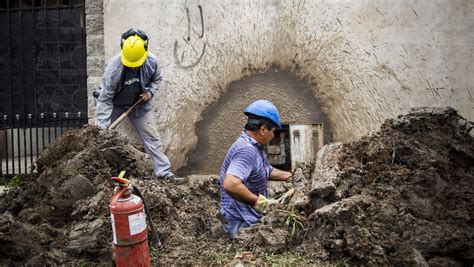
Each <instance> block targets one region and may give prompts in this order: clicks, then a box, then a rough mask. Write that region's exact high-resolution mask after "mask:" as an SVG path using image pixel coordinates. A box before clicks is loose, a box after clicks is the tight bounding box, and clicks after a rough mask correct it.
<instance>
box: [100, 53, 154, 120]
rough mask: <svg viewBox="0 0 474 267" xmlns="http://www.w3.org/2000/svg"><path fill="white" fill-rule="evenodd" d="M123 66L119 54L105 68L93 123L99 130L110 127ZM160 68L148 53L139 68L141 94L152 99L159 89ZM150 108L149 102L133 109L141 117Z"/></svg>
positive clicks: (152, 55)
mask: <svg viewBox="0 0 474 267" xmlns="http://www.w3.org/2000/svg"><path fill="white" fill-rule="evenodd" d="M123 68H124V66H123V65H122V60H121V58H120V53H119V54H118V55H116V56H114V57H112V58H111V59H110V60H109V62H107V66H106V68H105V72H104V76H103V77H102V82H101V84H100V88H99V89H100V95H99V98H98V99H97V106H96V109H95V116H94V122H95V124H96V125H97V126H99V127H100V128H107V127H108V126H109V125H110V123H111V122H110V115H111V114H112V110H113V108H114V107H113V104H112V99H113V98H114V96H115V94H116V93H117V91H118V89H119V88H120V86H119V85H120V83H121V82H122V81H121V79H122V72H123ZM162 78H163V77H162V76H161V71H160V66H159V65H158V60H157V58H156V56H155V55H154V54H152V53H148V57H147V58H146V60H145V62H144V63H143V65H142V66H141V67H140V84H141V87H142V91H143V92H149V93H151V96H152V97H153V96H154V95H155V93H156V91H157V90H158V88H159V87H160V84H161V80H162ZM151 108H152V105H151V100H150V101H148V102H146V103H145V104H143V105H139V106H137V107H136V108H135V112H136V115H137V116H138V117H140V116H142V115H143V114H145V113H146V112H148V111H150V110H151Z"/></svg>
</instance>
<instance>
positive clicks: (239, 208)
mask: <svg viewBox="0 0 474 267" xmlns="http://www.w3.org/2000/svg"><path fill="white" fill-rule="evenodd" d="M272 170H273V167H272V166H271V165H270V163H269V162H268V160H267V154H266V153H265V150H263V148H262V147H261V146H260V145H259V144H258V143H257V141H255V139H253V138H252V137H250V136H249V135H248V134H247V133H246V132H245V131H244V132H243V133H242V135H240V137H239V138H238V139H237V140H236V141H235V143H234V144H233V145H232V146H231V147H230V149H229V151H228V152H227V155H226V157H225V159H224V163H223V165H222V169H221V173H220V184H221V188H220V194H221V213H222V215H224V217H225V218H226V220H227V221H228V222H234V221H244V222H246V223H248V224H249V225H252V224H255V223H258V222H259V219H260V218H261V217H262V215H261V214H260V213H259V212H257V211H256V210H254V209H253V208H252V207H251V206H250V205H248V204H245V203H242V202H240V201H238V200H236V199H234V198H233V197H232V196H230V195H229V194H228V193H227V192H226V191H225V190H224V188H223V185H224V177H225V176H226V175H227V174H230V175H233V176H235V177H237V178H239V179H240V180H242V182H243V183H244V185H245V186H246V187H247V188H248V189H249V190H250V191H251V192H252V193H254V194H261V195H264V196H265V197H267V182H268V177H269V175H270V173H271V171H272Z"/></svg>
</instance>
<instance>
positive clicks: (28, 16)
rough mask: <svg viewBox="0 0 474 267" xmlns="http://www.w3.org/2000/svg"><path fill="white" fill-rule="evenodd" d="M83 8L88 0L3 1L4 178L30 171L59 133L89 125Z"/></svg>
mask: <svg viewBox="0 0 474 267" xmlns="http://www.w3.org/2000/svg"><path fill="white" fill-rule="evenodd" d="M84 7H85V3H84V0H4V1H0V25H1V28H2V32H3V35H2V38H0V159H1V162H0V164H1V165H0V167H1V168H0V175H1V176H5V175H13V174H19V173H26V172H29V171H30V170H31V168H30V166H31V164H32V162H33V157H36V155H37V154H38V153H40V152H41V150H42V148H43V147H46V146H47V144H48V143H49V142H50V141H51V140H53V139H54V137H55V136H56V135H58V134H60V132H62V131H63V130H64V129H67V128H74V127H79V126H80V125H82V124H83V123H87V117H86V114H87V73H86V39H85V37H86V34H85V12H84ZM66 124H67V125H66ZM51 136H53V137H51ZM48 137H49V138H48ZM28 158H29V161H27V159H28ZM15 163H16V164H15ZM20 163H21V164H20Z"/></svg>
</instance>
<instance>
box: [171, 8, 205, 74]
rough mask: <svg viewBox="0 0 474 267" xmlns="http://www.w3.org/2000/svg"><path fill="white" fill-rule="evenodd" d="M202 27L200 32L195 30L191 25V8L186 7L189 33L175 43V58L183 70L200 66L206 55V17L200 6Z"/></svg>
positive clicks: (199, 28) (199, 27)
mask: <svg viewBox="0 0 474 267" xmlns="http://www.w3.org/2000/svg"><path fill="white" fill-rule="evenodd" d="M198 10H199V17H200V25H198V30H196V29H194V28H193V27H192V26H193V25H192V23H191V16H190V11H189V8H188V7H186V18H187V23H188V24H187V31H186V34H185V35H184V36H181V38H180V39H181V40H182V42H181V41H180V40H176V41H175V42H174V51H173V54H174V58H175V60H176V63H177V64H178V65H179V66H180V67H181V68H183V69H188V68H192V67H195V66H196V65H198V64H199V62H200V61H201V59H202V58H203V56H204V54H205V53H206V42H205V41H204V40H203V37H204V16H203V10H202V6H201V5H198Z"/></svg>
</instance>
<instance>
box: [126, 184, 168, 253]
mask: <svg viewBox="0 0 474 267" xmlns="http://www.w3.org/2000/svg"><path fill="white" fill-rule="evenodd" d="M132 188H133V192H134V193H135V194H136V195H137V196H139V197H140V198H141V199H142V201H143V206H144V207H145V213H146V218H147V220H148V223H149V224H150V230H151V231H150V232H151V240H152V242H151V243H152V244H154V245H155V246H156V249H160V248H161V241H160V238H159V237H158V232H157V231H156V227H155V224H154V223H153V220H152V219H151V214H150V211H149V210H148V206H147V204H146V203H145V198H144V197H143V195H142V193H140V190H138V188H137V187H136V186H135V185H132Z"/></svg>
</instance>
